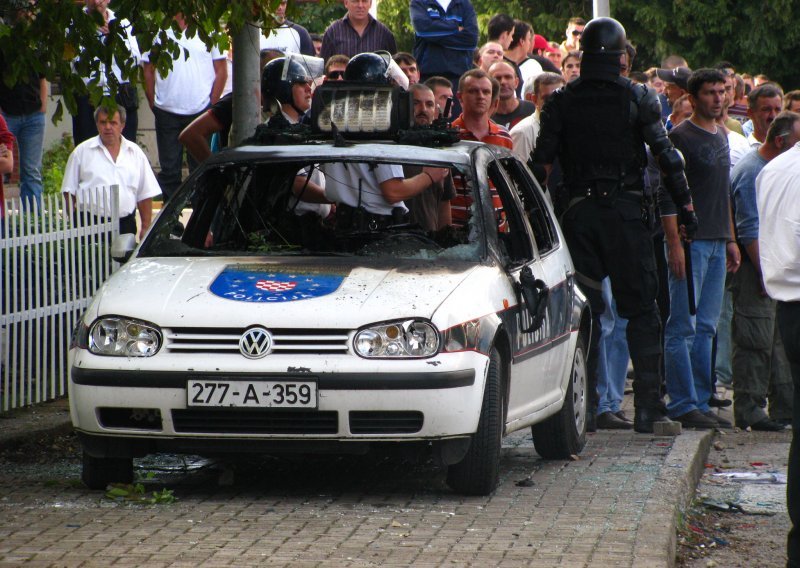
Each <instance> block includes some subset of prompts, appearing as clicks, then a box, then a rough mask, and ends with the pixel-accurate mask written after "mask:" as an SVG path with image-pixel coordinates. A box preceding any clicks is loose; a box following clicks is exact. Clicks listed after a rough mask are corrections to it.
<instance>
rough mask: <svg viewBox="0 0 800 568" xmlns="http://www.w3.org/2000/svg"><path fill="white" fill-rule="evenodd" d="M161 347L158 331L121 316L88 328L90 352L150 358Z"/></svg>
mask: <svg viewBox="0 0 800 568" xmlns="http://www.w3.org/2000/svg"><path fill="white" fill-rule="evenodd" d="M160 348H161V331H160V330H159V329H158V328H156V327H155V326H153V325H150V324H147V323H145V322H142V321H139V320H134V319H130V318H124V317H116V316H114V317H104V318H101V319H99V320H97V321H95V322H94V323H93V324H92V325H91V327H90V328H89V351H90V352H92V353H94V354H95V355H111V356H115V357H151V356H153V355H155V354H156V353H157V352H158V350H159V349H160Z"/></svg>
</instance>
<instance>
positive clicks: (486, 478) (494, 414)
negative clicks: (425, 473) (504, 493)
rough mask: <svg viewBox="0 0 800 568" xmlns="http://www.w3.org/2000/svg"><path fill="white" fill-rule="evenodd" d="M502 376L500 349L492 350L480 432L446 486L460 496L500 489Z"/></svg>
mask: <svg viewBox="0 0 800 568" xmlns="http://www.w3.org/2000/svg"><path fill="white" fill-rule="evenodd" d="M502 376H503V359H502V357H500V353H499V352H498V351H497V349H496V348H492V351H491V354H490V355H489V368H488V370H487V372H486V388H485V389H484V392H483V404H482V405H481V416H480V419H479V420H478V430H477V431H476V432H475V434H473V436H472V441H471V443H470V446H469V450H467V454H466V455H465V456H464V459H462V460H461V461H460V462H458V463H457V464H453V465H451V466H449V467H448V468H447V485H449V486H450V488H451V489H452V490H453V491H455V492H457V493H462V494H464V495H489V494H491V493H492V491H494V490H495V488H496V487H497V481H498V478H499V476H500V448H501V446H502V440H503V410H504V404H503V381H502Z"/></svg>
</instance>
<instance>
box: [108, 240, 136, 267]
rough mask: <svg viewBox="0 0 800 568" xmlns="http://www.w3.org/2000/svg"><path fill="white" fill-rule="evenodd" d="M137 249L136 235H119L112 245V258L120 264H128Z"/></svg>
mask: <svg viewBox="0 0 800 568" xmlns="http://www.w3.org/2000/svg"><path fill="white" fill-rule="evenodd" d="M135 248H136V235H134V234H132V233H123V234H121V235H117V236H116V237H114V240H113V241H112V243H111V258H113V259H114V260H116V261H117V262H119V263H120V264H122V263H125V262H128V259H129V258H130V257H131V255H132V254H133V249H135Z"/></svg>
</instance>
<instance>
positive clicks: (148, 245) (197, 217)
mask: <svg viewBox="0 0 800 568" xmlns="http://www.w3.org/2000/svg"><path fill="white" fill-rule="evenodd" d="M318 168H319V164H308V163H303V162H290V163H285V162H284V163H274V162H270V163H263V162H262V163H259V162H247V163H245V164H241V163H240V164H236V165H225V166H220V167H218V168H213V169H209V170H207V171H205V172H204V173H203V174H202V175H200V176H199V177H197V178H195V180H194V183H191V184H187V186H185V187H184V188H183V190H181V191H180V192H179V193H178V194H177V195H176V196H175V197H174V198H173V199H172V200H171V201H170V203H169V204H168V205H167V206H166V207H165V210H164V211H163V212H162V213H161V215H160V216H159V218H158V219H157V221H156V223H155V226H154V228H153V231H152V232H151V234H150V235H149V236H148V238H147V239H146V240H145V242H144V243H143V244H142V248H141V250H140V252H139V255H140V256H184V255H186V256H206V255H208V256H218V255H265V254H269V255H312V254H323V255H329V254H333V255H336V254H341V255H357V256H381V255H389V256H397V257H401V258H456V259H462V260H465V259H475V260H477V259H479V258H480V257H481V256H482V250H483V246H484V245H483V241H484V239H483V238H482V235H481V229H480V227H481V224H480V223H478V222H477V218H478V217H479V215H478V217H476V214H477V211H478V208H477V205H475V206H473V205H472V199H471V197H470V205H468V206H465V207H463V208H462V216H461V217H460V219H461V220H460V222H458V223H456V222H454V223H453V224H451V225H449V226H446V227H444V228H442V229H439V230H435V231H431V230H425V229H423V228H422V227H420V226H419V225H416V224H413V223H410V222H408V221H407V219H404V218H402V217H398V219H397V222H396V223H395V222H392V223H390V224H387V225H385V226H380V227H377V226H370V225H369V224H364V225H363V226H357V228H352V227H351V228H349V229H348V230H340V229H338V228H337V226H336V218H337V217H336V215H335V214H334V213H333V212H332V211H333V209H332V208H331V207H330V205H329V206H327V207H319V206H317V204H306V207H305V208H304V209H305V210H304V211H300V210H298V208H297V204H298V200H297V199H296V197H295V195H296V193H297V190H295V192H293V187H296V186H297V185H298V183H297V182H296V179H297V178H298V177H300V178H301V179H303V180H305V179H306V178H307V177H308V176H309V174H313V173H314V171H315V170H317V169H318ZM451 175H452V176H453V180H454V183H455V184H458V186H459V187H460V188H461V189H462V191H463V192H466V193H467V194H471V193H472V187H473V181H472V179H471V176H470V174H469V172H462V171H460V170H459V169H458V168H457V167H455V166H453V167H452V168H451ZM325 183H326V184H331V183H343V182H342V180H336V179H332V178H331V177H330V176H327V177H326V179H325ZM304 185H305V184H304V183H303V182H301V183H300V184H299V186H300V187H301V189H300V193H303V191H304V188H303V186H304ZM364 191H367V190H364ZM309 205H310V207H309ZM315 207H316V209H315Z"/></svg>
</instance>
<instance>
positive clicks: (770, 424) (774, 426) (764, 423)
mask: <svg viewBox="0 0 800 568" xmlns="http://www.w3.org/2000/svg"><path fill="white" fill-rule="evenodd" d="M750 429H751V430H760V431H761V432H780V431H781V430H786V426H784V425H783V424H781V423H780V422H776V421H775V420H770V419H769V418H764V419H763V420H759V421H758V422H756V423H755V424H750Z"/></svg>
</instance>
